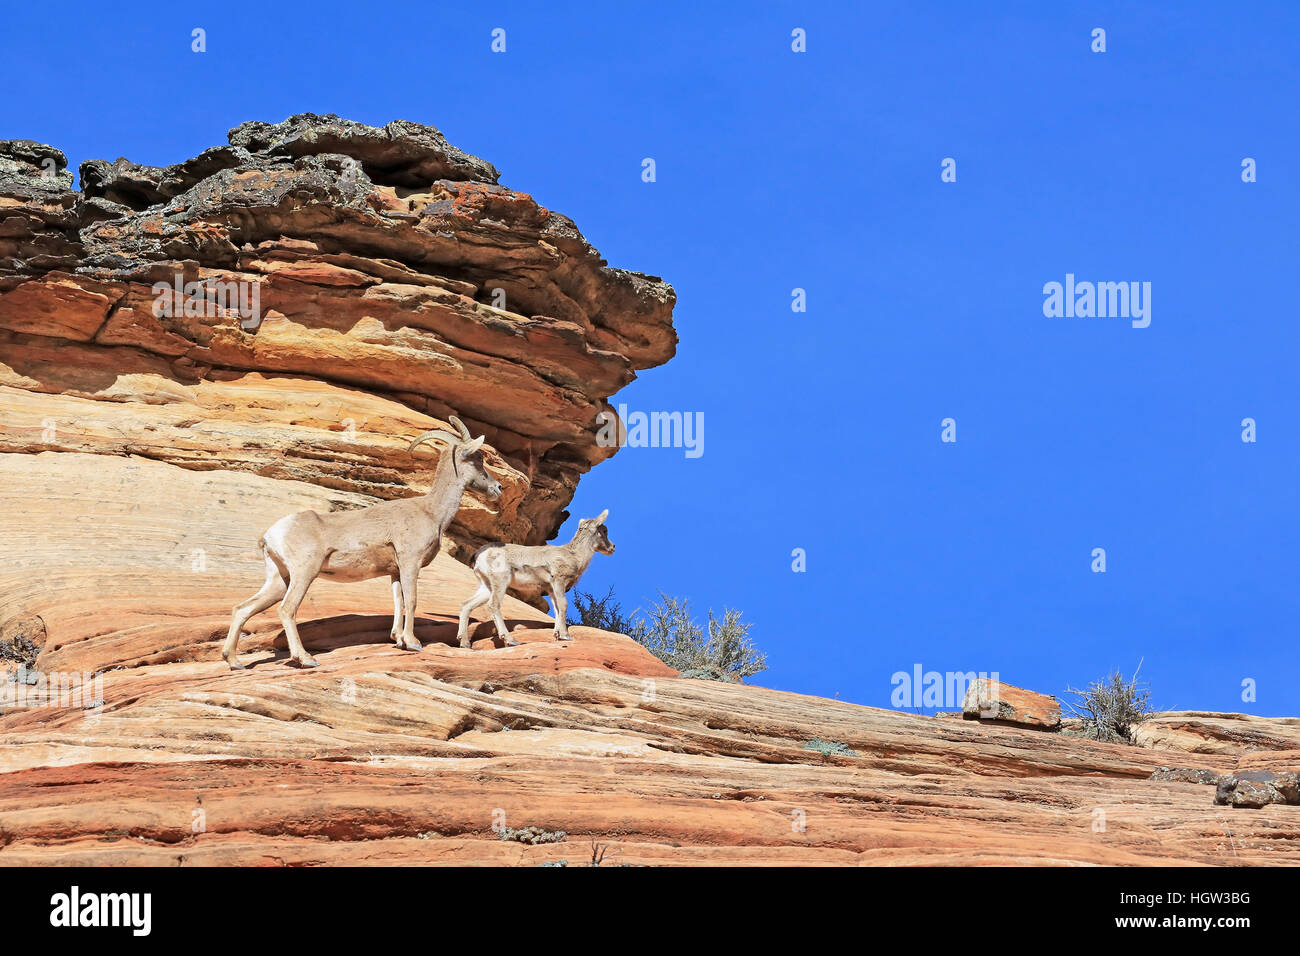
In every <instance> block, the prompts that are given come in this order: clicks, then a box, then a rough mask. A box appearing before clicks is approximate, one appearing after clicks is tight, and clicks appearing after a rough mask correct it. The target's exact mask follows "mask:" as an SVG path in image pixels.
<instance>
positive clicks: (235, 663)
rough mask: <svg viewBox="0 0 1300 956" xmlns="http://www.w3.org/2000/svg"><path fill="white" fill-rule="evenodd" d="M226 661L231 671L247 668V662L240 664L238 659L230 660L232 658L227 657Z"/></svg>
mask: <svg viewBox="0 0 1300 956" xmlns="http://www.w3.org/2000/svg"><path fill="white" fill-rule="evenodd" d="M226 663H227V664H229V665H230V669H231V670H232V671H246V670H248V665H247V664H242V663H240V662H239V661H238V660H233V661H232V660H230V659H229V658H227V659H226Z"/></svg>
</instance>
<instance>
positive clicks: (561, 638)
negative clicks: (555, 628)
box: [555, 634, 573, 641]
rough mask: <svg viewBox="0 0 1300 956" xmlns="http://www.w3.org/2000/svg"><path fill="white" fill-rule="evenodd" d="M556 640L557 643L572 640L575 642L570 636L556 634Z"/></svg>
mask: <svg viewBox="0 0 1300 956" xmlns="http://www.w3.org/2000/svg"><path fill="white" fill-rule="evenodd" d="M555 639H556V640H557V641H571V640H573V638H571V637H569V635H568V634H556V635H555Z"/></svg>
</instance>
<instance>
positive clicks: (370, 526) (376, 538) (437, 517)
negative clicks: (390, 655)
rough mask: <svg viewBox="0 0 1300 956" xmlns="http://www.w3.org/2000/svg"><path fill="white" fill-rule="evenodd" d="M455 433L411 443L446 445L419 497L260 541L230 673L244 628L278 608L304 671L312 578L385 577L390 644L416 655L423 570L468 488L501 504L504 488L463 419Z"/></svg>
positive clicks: (277, 530) (305, 515) (288, 521)
mask: <svg viewBox="0 0 1300 956" xmlns="http://www.w3.org/2000/svg"><path fill="white" fill-rule="evenodd" d="M447 420H448V421H449V422H451V424H452V426H453V427H454V428H455V429H456V430H457V431H458V432H459V433H460V434H452V433H451V432H449V431H446V430H445V429H441V428H435V429H433V430H432V431H427V432H425V433H424V434H423V435H421V436H420V437H418V438H416V439H415V441H413V442H411V447H410V449H409V450H410V451H415V448H416V446H417V445H419V444H420V443H421V442H425V441H428V440H429V439H431V438H437V439H440V440H441V441H444V442H446V443H447V444H448V446H449V449H448V451H447V453H446V454H444V455H442V456H441V457H440V458H439V459H438V468H437V470H436V471H435V472H434V477H433V486H432V487H431V488H430V489H429V491H428V493H427V494H424V495H421V496H420V497H418V498H401V499H398V500H396V501H381V502H379V503H378V504H373V505H370V506H369V507H366V508H362V509H360V510H358V511H341V512H335V513H330V514H321V513H319V512H316V511H299V512H295V513H294V514H291V515H288V516H286V517H284V518H281V519H280V520H279V521H277V522H276V523H275V524H273V525H271V527H270V528H268V529H267V532H266V534H264V535H262V537H261V539H260V540H259V541H258V546H259V547H260V548H261V549H262V556H263V557H264V558H265V560H266V583H265V584H263V585H262V590H260V591H258V592H257V593H256V594H255V595H253V596H252V597H251V598H249V599H248V600H247V601H244V602H243V603H242V604H238V605H236V606H235V610H234V618H233V620H231V622H230V633H229V635H227V637H226V643H225V646H224V647H223V648H222V649H221V656H222V657H224V658H225V659H226V662H227V663H228V664H230V666H231V668H232V669H241V668H243V666H244V665H243V664H241V663H239V659H238V657H237V656H236V651H237V648H238V645H239V632H240V628H242V627H243V626H244V623H245V622H246V621H247V620H248V619H249V618H250V617H252V616H253V615H254V614H257V613H258V612H259V611H264V610H266V609H267V608H268V607H270V606H271V605H272V604H274V603H275V602H276V601H280V623H281V624H283V625H284V633H285V634H286V635H287V636H288V638H289V653H290V654H291V655H292V656H293V659H294V660H296V661H297V662H298V663H299V664H301V665H302V666H303V667H315V666H316V660H315V658H313V657H312V656H311V655H310V654H308V653H307V651H306V649H305V648H304V647H303V646H302V639H301V638H300V637H299V636H298V624H297V620H296V615H297V613H298V606H299V605H300V604H301V603H302V599H303V597H304V596H305V595H306V594H307V589H308V588H309V587H311V583H312V582H313V581H314V580H316V578H317V577H323V578H328V579H330V580H334V581H364V580H366V579H368V578H377V577H382V576H383V575H388V576H389V578H391V579H392V582H393V630H392V636H393V640H394V641H396V642H397V646H398V647H402V648H405V649H406V650H408V651H418V650H420V647H421V644H420V642H419V641H418V640H416V639H415V589H416V578H417V577H418V576H419V574H420V569H421V568H423V567H426V566H427V565H428V564H429V562H430V561H432V560H433V558H434V556H435V555H436V554H437V553H438V547H439V545H440V544H441V539H442V533H443V532H444V531H445V530H446V529H447V525H449V524H451V519H452V518H454V517H455V516H456V512H457V511H458V510H459V509H460V500H461V495H463V494H464V492H465V488H466V486H468V487H470V488H473V489H474V490H475V491H480V492H482V493H483V494H486V495H489V496H490V497H492V498H499V497H501V485H500V484H499V483H498V482H497V481H496V480H495V479H494V478H493V477H492V476H491V475H489V474H488V473H487V469H486V468H485V467H484V464H483V452H482V448H483V438H484V436H482V435H480V436H479V437H478V438H474V439H471V438H470V434H469V429H468V428H466V427H465V426H464V424H463V423H462V422H461V421H460V419H458V418H455V417H451V418H448V419H447Z"/></svg>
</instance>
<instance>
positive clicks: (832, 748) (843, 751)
mask: <svg viewBox="0 0 1300 956" xmlns="http://www.w3.org/2000/svg"><path fill="white" fill-rule="evenodd" d="M803 749H804V750H815V751H817V752H818V753H819V754H821V755H822V756H823V757H830V756H836V757H856V756H857V755H858V752H857V751H856V750H853V749H851V748H850V747H849V745H848V744H846V743H844V742H843V741H839V740H822V739H821V738H820V737H814V738H813V739H812V740H810V741H808V742H807V743H806V744H804V745H803Z"/></svg>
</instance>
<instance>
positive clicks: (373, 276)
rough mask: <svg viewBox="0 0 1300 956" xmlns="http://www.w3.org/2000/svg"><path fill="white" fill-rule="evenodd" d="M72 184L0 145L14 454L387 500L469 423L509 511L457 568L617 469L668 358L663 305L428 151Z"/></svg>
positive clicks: (7, 413) (556, 222)
mask: <svg viewBox="0 0 1300 956" xmlns="http://www.w3.org/2000/svg"><path fill="white" fill-rule="evenodd" d="M66 166H67V160H66V157H65V156H64V155H63V153H61V152H60V151H59V150H57V149H54V148H52V147H49V146H44V145H41V144H38V143H32V142H28V141H10V142H0V453H17V454H24V455H31V454H35V453H40V452H44V451H50V452H59V453H67V452H78V453H88V454H94V455H103V456H125V455H131V456H140V457H145V458H151V459H154V460H157V461H165V462H168V463H170V464H173V465H176V466H178V467H179V468H182V469H191V470H200V471H223V470H224V471H231V472H242V473H247V474H252V475H260V476H265V477H271V478H275V479H280V480H292V481H301V482H306V483H308V484H313V485H317V486H320V487H323V488H327V489H330V490H332V491H336V492H339V493H340V494H342V493H354V494H358V495H363V496H367V497H368V498H371V499H374V498H393V497H401V496H405V495H410V494H412V493H416V492H418V491H421V490H422V486H421V484H420V478H421V474H422V473H423V472H425V471H426V469H423V468H421V467H420V464H419V463H416V462H412V460H411V458H410V456H409V455H407V454H406V452H405V441H407V440H408V439H409V438H410V437H411V436H412V435H414V434H416V433H418V432H420V431H423V430H425V429H427V428H432V427H438V426H440V425H442V424H444V423H445V421H446V418H447V416H448V415H452V414H455V415H458V416H459V417H460V418H462V419H463V420H464V421H465V422H466V423H467V424H468V425H469V426H470V428H472V429H473V430H474V431H475V433H476V434H477V433H479V432H483V433H486V435H487V437H488V446H489V463H490V465H491V466H492V467H493V468H494V469H495V470H496V471H497V473H498V477H499V479H500V480H501V481H502V483H503V485H504V486H505V487H506V495H505V497H504V499H503V500H502V502H501V503H500V513H499V514H496V515H494V516H493V517H492V520H491V522H485V521H483V520H480V519H481V517H482V515H481V514H480V513H478V512H475V511H473V510H471V511H469V512H467V513H465V514H464V515H462V518H461V520H459V521H458V522H456V523H455V524H454V525H453V527H452V528H451V530H450V540H449V542H448V545H449V547H450V549H451V550H452V552H453V553H461V552H463V551H466V550H469V551H472V548H473V547H475V546H477V545H478V544H480V543H482V541H484V540H488V539H493V540H494V539H497V538H505V539H507V540H514V541H521V542H527V543H541V542H544V541H546V540H548V539H549V538H550V537H551V536H552V535H553V534H554V532H555V530H556V529H557V528H558V526H559V525H560V524H561V523H562V522H563V520H564V519H565V517H566V512H565V510H564V509H565V507H566V505H567V504H568V502H569V501H570V500H571V499H572V496H573V492H574V489H575V487H576V484H577V481H578V478H579V477H580V476H581V475H582V474H583V473H584V472H586V471H587V470H588V469H590V468H591V467H592V466H593V465H595V464H597V463H598V462H600V461H602V460H604V459H605V458H607V457H609V456H610V455H611V454H613V453H614V452H615V451H616V449H615V448H609V447H601V446H600V445H598V444H597V441H596V432H597V428H598V423H597V415H598V413H600V412H601V411H604V410H606V409H608V408H609V405H608V403H607V401H606V399H607V398H608V397H609V396H611V395H612V394H613V393H614V392H616V391H617V390H618V389H620V388H621V387H623V386H624V385H626V384H627V383H628V382H630V381H631V380H632V379H633V378H634V377H635V373H636V371H637V370H638V369H644V368H648V367H651V366H654V365H659V364H661V363H663V362H665V361H667V360H668V359H669V358H671V357H672V355H673V352H674V349H675V347H676V334H675V332H674V330H673V326H672V308H673V304H674V301H675V297H674V293H673V290H672V288H671V287H670V286H669V285H667V284H666V283H664V282H663V281H662V280H660V279H658V278H656V277H653V276H646V275H641V274H639V273H634V272H627V271H624V270H620V269H614V268H610V267H609V266H608V265H607V264H606V263H605V261H604V260H603V259H602V258H601V257H600V255H599V254H598V253H597V252H596V250H595V249H593V248H592V247H591V245H590V244H589V243H588V242H587V241H586V240H585V239H584V238H583V236H582V234H581V233H580V232H579V231H578V230H577V228H576V226H575V225H574V224H573V222H572V221H570V220H569V219H567V218H565V217H564V216H562V215H560V214H558V213H555V212H552V211H551V210H548V209H546V208H544V207H542V206H540V205H539V204H538V203H537V202H535V201H534V200H533V199H532V197H531V196H529V195H527V194H526V193H521V192H516V191H514V190H512V189H508V188H506V187H504V186H501V185H499V184H498V182H497V180H498V172H497V170H496V169H495V167H493V166H492V165H491V164H490V163H487V162H485V161H484V160H481V159H479V158H477V157H475V156H471V155H469V154H467V153H465V152H463V151H461V150H459V149H457V148H456V147H455V146H452V145H451V144H449V143H448V142H447V141H446V140H445V139H444V138H443V136H442V134H441V133H439V132H438V130H436V129H434V128H433V127H429V126H421V125H419V124H416V123H408V122H395V123H390V124H388V125H387V126H384V127H382V128H376V127H370V126H365V125H363V124H360V123H354V122H350V121H347V120H342V119H339V118H338V117H334V116H314V115H311V114H305V115H302V116H295V117H292V118H290V119H288V120H286V121H285V122H283V123H276V124H268V123H260V122H255V123H245V124H244V125H242V126H240V127H238V128H236V129H234V130H232V131H231V132H230V135H229V145H226V146H218V147H214V148H213V149H209V150H207V151H205V152H203V153H202V154H200V155H199V156H197V157H194V158H192V159H189V160H186V161H184V162H181V163H178V164H176V165H173V166H169V167H166V168H159V167H151V166H143V165H140V164H137V163H133V162H130V161H129V160H126V159H118V160H116V161H113V162H108V161H103V160H91V161H88V162H85V163H83V164H82V165H81V169H80V173H81V190H80V191H75V190H74V189H73V182H72V176H71V174H70V172H69V171H68V169H67V168H66ZM156 286H158V288H156ZM162 286H168V287H171V288H173V289H177V290H179V291H178V292H176V293H174V294H171V295H164V294H163V293H162V292H161V291H160V289H161V287H162ZM226 290H238V293H239V295H242V296H243V297H244V299H243V300H240V299H239V298H238V297H237V296H235V295H234V292H233V291H230V292H229V294H228V293H227V291H226ZM254 295H255V298H256V304H257V306H258V309H259V311H258V318H260V320H261V321H260V322H251V323H250V322H249V321H248V319H247V317H246V316H244V315H242V314H241V313H240V311H239V307H240V304H241V301H243V302H244V303H245V304H247V305H249V306H250V307H251V306H252V305H253V300H254ZM164 300H165V304H163V305H161V306H160V303H164ZM160 311H161V312H162V313H163V314H159V313H160ZM424 454H426V455H427V454H429V453H428V452H427V451H426V452H425V453H424ZM339 500H341V498H340V499H339ZM6 503H7V502H6Z"/></svg>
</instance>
